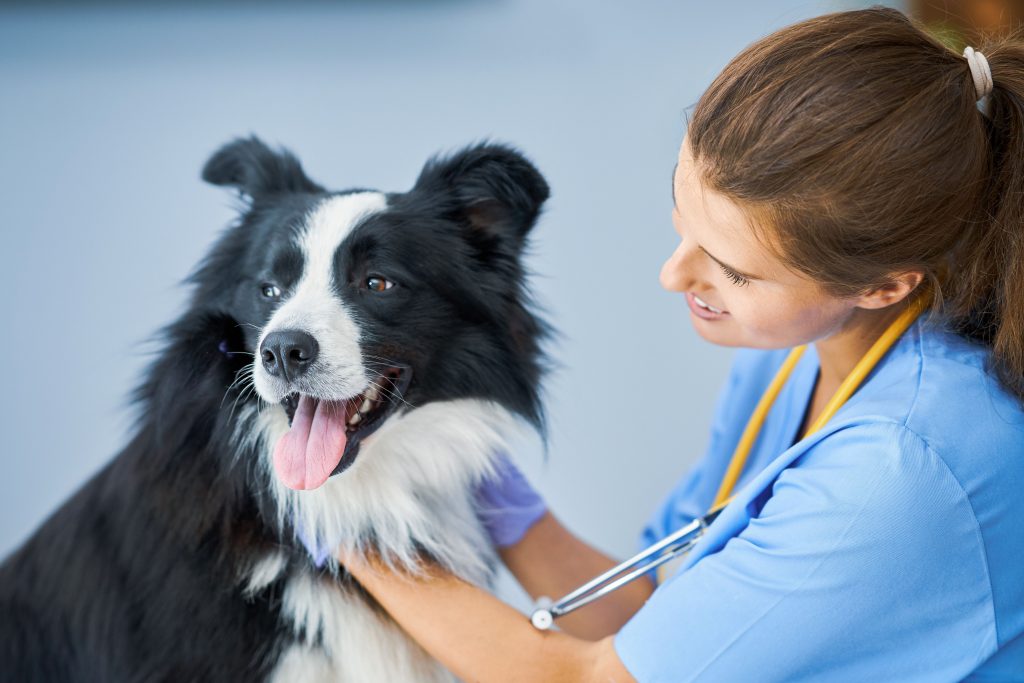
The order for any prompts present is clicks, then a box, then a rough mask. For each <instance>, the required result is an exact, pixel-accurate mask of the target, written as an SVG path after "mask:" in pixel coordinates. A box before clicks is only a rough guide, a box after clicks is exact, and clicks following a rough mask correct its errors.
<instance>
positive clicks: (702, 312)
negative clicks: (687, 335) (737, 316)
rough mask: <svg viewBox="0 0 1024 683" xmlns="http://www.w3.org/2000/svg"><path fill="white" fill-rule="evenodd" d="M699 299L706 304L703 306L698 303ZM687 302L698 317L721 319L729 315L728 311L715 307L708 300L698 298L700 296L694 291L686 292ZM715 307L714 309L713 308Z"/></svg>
mask: <svg viewBox="0 0 1024 683" xmlns="http://www.w3.org/2000/svg"><path fill="white" fill-rule="evenodd" d="M698 300H699V301H701V303H703V304H704V305H703V306H702V305H701V304H700V303H697V302H698ZM686 303H687V304H689V306H690V311H692V312H693V314H694V315H695V316H697V317H698V318H703V319H704V320H719V319H721V318H724V317H725V316H727V315H729V312H728V311H722V310H719V309H717V308H714V307H713V306H711V305H710V304H708V303H707V302H706V301H703V300H702V299H698V297H697V296H696V295H695V294H693V293H692V292H687V293H686ZM713 308H714V310H712V309H713Z"/></svg>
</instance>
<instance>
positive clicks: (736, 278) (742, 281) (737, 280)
mask: <svg viewBox="0 0 1024 683" xmlns="http://www.w3.org/2000/svg"><path fill="white" fill-rule="evenodd" d="M722 272H723V273H725V276H726V277H727V278H729V279H730V280H732V282H733V284H734V285H738V286H740V287H742V286H743V285H746V284H749V283H750V280H748V279H747V278H745V277H743V276H742V275H740V274H739V273H737V272H736V271H734V270H730V269H729V268H726V267H725V266H722Z"/></svg>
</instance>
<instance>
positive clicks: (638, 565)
mask: <svg viewBox="0 0 1024 683" xmlns="http://www.w3.org/2000/svg"><path fill="white" fill-rule="evenodd" d="M927 299H928V297H927V296H924V295H922V296H918V297H917V298H916V299H914V300H913V301H912V302H911V303H910V304H908V306H907V308H906V309H904V310H903V311H902V312H901V313H900V315H899V316H898V317H897V318H896V319H895V320H894V321H893V322H892V323H891V324H890V325H889V327H888V328H886V330H885V332H883V333H882V334H881V336H879V337H878V339H877V340H876V341H875V343H874V344H873V345H872V346H871V348H870V349H868V351H867V353H865V354H864V356H863V357H862V358H861V359H860V360H859V361H858V362H857V365H855V366H854V368H853V370H851V371H850V374H849V375H847V376H846V379H844V380H843V383H842V384H840V385H839V388H838V389H837V390H836V393H835V394H834V395H833V396H832V398H831V399H829V402H828V403H827V404H826V405H825V408H824V410H822V412H821V415H820V416H819V417H818V419H817V420H815V422H814V424H812V425H811V426H810V427H809V428H808V430H807V431H806V432H805V433H804V435H803V438H804V439H806V438H807V437H808V436H810V435H811V434H813V433H814V432H816V431H818V430H819V429H821V428H822V427H823V426H824V425H825V423H826V422H828V421H829V419H831V417H832V416H833V415H835V413H836V412H838V410H839V408H841V407H842V405H843V404H844V403H846V400H847V399H848V398H850V396H851V395H853V392H855V391H856V390H857V387H859V386H860V385H861V383H862V382H863V381H864V379H865V378H866V377H867V376H868V374H869V373H870V372H871V370H873V369H874V367H875V366H876V365H877V364H878V362H879V361H880V360H881V359H882V357H883V356H885V354H886V353H887V352H888V351H889V349H890V348H892V346H893V345H894V344H895V343H896V341H897V340H898V339H899V338H900V335H902V334H903V333H904V332H905V331H906V330H907V328H908V327H910V326H911V325H912V324H913V323H914V321H915V320H917V318H918V316H919V315H921V313H922V312H923V311H924V309H925V308H926V307H927ZM806 349H807V346H806V345H804V346H797V347H795V348H794V349H793V350H792V351H790V352H789V355H788V356H787V357H786V360H785V361H784V362H783V363H782V366H781V367H780V368H779V370H778V372H777V373H776V374H775V377H774V378H773V379H772V382H771V384H769V385H768V388H767V389H766V390H765V392H764V394H763V395H762V396H761V400H760V401H758V403H757V407H756V408H755V409H754V412H753V414H752V415H751V416H750V420H749V421H748V422H747V426H746V428H745V429H744V430H743V434H742V436H741V437H740V440H739V443H738V444H737V445H736V450H735V451H734V452H733V455H732V459H731V460H730V461H729V467H728V469H727V470H726V472H725V476H724V477H723V478H722V483H721V485H720V486H719V488H718V493H717V495H716V496H715V501H714V503H713V504H712V505H711V510H710V511H709V512H708V513H707V514H706V515H704V516H703V517H698V518H697V519H695V520H693V521H692V522H690V523H689V524H687V525H686V526H684V527H683V528H682V529H679V530H678V531H676V532H674V533H672V534H670V535H668V536H666V537H665V538H663V539H662V540H660V541H658V542H657V543H655V544H654V545H652V546H650V547H648V548H645V549H644V550H641V551H640V552H639V553H637V554H636V555H634V556H633V557H631V558H629V559H628V560H626V561H625V562H622V563H620V564H618V565H616V566H614V567H612V568H611V569H609V570H608V571H606V572H605V573H603V574H601V575H600V576H596V577H594V578H593V579H591V580H590V581H588V582H587V583H585V584H583V585H582V586H580V587H579V588H577V589H576V590H574V591H572V592H571V593H568V594H567V595H565V596H563V597H561V598H559V599H558V600H555V601H554V602H551V601H550V600H548V599H546V598H540V599H539V600H538V601H537V605H536V608H535V609H534V610H533V613H532V614H531V615H530V623H532V624H533V625H534V627H535V628H537V629H540V630H541V631H546V630H548V629H549V628H551V626H552V625H553V624H554V622H555V619H557V618H558V617H561V616H564V615H566V614H569V613H570V612H574V611H575V610H578V609H579V608H580V607H583V606H584V605H589V604H590V603H592V602H593V601H595V600H597V599H598V598H601V597H603V596H605V595H608V594H609V593H611V592H612V591H614V590H616V589H618V588H621V587H622V586H624V585H626V584H627V583H629V582H631V581H633V580H635V579H637V578H639V577H640V576H642V575H644V574H646V573H647V572H650V571H654V570H656V569H657V568H658V567H661V566H662V565H664V564H666V563H667V562H670V561H672V560H674V559H675V558H677V557H681V556H682V555H684V554H686V553H687V552H689V551H690V549H692V548H693V546H695V545H696V544H697V542H698V541H699V540H700V538H701V537H702V536H703V535H704V532H705V530H706V529H707V528H708V527H709V526H710V525H711V523H712V522H714V521H715V519H716V518H717V517H718V515H719V513H721V511H722V510H723V509H724V508H725V506H726V505H728V504H729V502H730V501H731V500H732V498H731V495H732V491H733V488H735V486H736V482H737V481H738V480H739V478H740V474H741V473H742V472H743V466H744V465H745V464H746V462H747V456H748V455H750V450H751V448H753V445H754V442H755V441H756V440H757V436H758V434H759V433H760V431H761V427H762V425H763V424H764V420H765V417H766V416H767V415H768V411H769V410H770V409H771V407H772V404H773V403H775V399H776V397H778V395H779V392H780V391H781V390H782V387H783V385H785V383H786V380H788V379H789V376H790V374H792V372H793V368H794V367H796V364H797V362H798V361H799V360H800V358H801V356H803V354H804V351H805V350H806Z"/></svg>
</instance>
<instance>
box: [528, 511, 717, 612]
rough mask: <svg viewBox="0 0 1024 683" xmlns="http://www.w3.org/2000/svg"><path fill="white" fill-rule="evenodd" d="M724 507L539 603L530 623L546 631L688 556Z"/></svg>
mask: <svg viewBox="0 0 1024 683" xmlns="http://www.w3.org/2000/svg"><path fill="white" fill-rule="evenodd" d="M724 507H725V506H724V505H723V506H722V507H719V508H716V509H714V510H712V511H711V512H709V513H708V514H706V515H704V516H703V517H698V518H697V519H695V520H693V521H692V522H690V523H689V524H687V525H686V526H684V527H683V528H681V529H679V530H678V531H676V532H675V533H673V534H670V535H668V536H666V537H665V538H663V539H662V540H660V541H658V542H657V543H655V544H654V545H652V546H649V547H647V548H645V549H644V550H641V551H640V552H639V553H637V554H636V555H634V556H633V557H631V558H629V559H628V560H626V561H624V562H621V563H619V564H617V565H615V566H614V567H612V568H611V569H609V570H608V571H606V572H605V573H604V574H601V575H600V576H597V577H594V578H593V579H591V580H590V581H588V582H587V583H585V584H583V585H582V586H580V587H579V588H577V589H576V590H574V591H573V592H571V593H569V594H568V595H565V596H563V597H561V598H559V599H558V600H556V601H555V602H552V603H550V604H543V603H544V600H543V598H542V599H541V600H540V601H538V603H539V606H538V607H537V608H536V609H534V611H533V613H532V614H531V615H530V623H531V624H533V626H534V627H535V628H537V629H539V630H541V631H547V630H548V629H549V628H551V626H552V624H554V621H555V619H556V618H557V617H561V616H564V615H566V614H568V613H569V612H573V611H575V610H578V609H579V608H580V607H583V606H584V605H589V604H590V603H591V602H593V601H594V600H597V599H598V598H600V597H602V596H604V595H607V594H608V593H611V592H612V591H614V590H617V589H618V588H621V587H622V586H624V585H626V584H627V583H629V582H630V581H633V580H634V579H636V578H638V577H640V576H642V575H643V574H646V573H647V572H649V571H651V570H652V569H655V568H657V567H660V566H661V565H663V564H665V563H666V562H668V561H670V560H672V559H674V558H676V557H679V556H680V555H682V554H684V553H686V552H688V551H689V550H690V549H691V548H692V547H693V546H695V545H696V544H697V541H699V540H700V538H701V536H703V535H704V530H705V529H707V528H708V526H709V525H710V524H711V522H713V521H715V518H717V517H718V514H719V513H720V512H721V511H722V509H723V508H724Z"/></svg>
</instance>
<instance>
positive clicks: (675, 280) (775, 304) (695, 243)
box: [661, 139, 856, 348]
mask: <svg viewBox="0 0 1024 683" xmlns="http://www.w3.org/2000/svg"><path fill="white" fill-rule="evenodd" d="M672 184H673V190H674V192H673V194H674V200H675V201H674V204H675V206H674V208H673V211H672V222H673V224H674V225H675V229H676V232H677V233H678V234H679V237H680V242H679V246H678V247H676V250H675V252H674V253H673V254H672V255H671V256H670V257H669V259H668V260H667V261H666V262H665V265H664V266H663V267H662V269H661V284H662V286H663V287H665V289H667V290H669V291H672V292H679V293H681V294H685V295H686V300H687V304H688V306H689V311H690V319H691V320H692V321H693V325H694V327H695V328H696V329H697V332H698V334H700V335H701V336H702V337H703V338H704V339H706V340H708V341H709V342H711V343H713V344H719V345H721V346H744V347H751V348H784V347H790V346H796V345H798V344H806V343H810V342H812V341H815V340H819V339H823V338H826V337H829V336H831V335H833V334H835V333H836V332H838V331H840V330H841V329H842V328H843V326H844V325H845V324H846V323H847V322H848V321H849V319H850V317H851V315H852V314H853V311H854V309H855V308H856V301H855V300H854V299H841V298H837V297H834V296H832V295H829V294H827V293H826V292H825V291H824V290H823V289H822V288H821V287H820V286H819V285H818V284H817V283H815V282H813V281H812V280H809V279H808V278H807V277H806V276H803V275H802V274H798V273H796V272H794V271H792V270H789V269H787V268H786V267H785V266H783V264H782V263H781V262H779V261H778V260H777V259H776V258H775V257H774V256H773V255H772V254H771V253H770V252H769V251H768V250H767V249H766V248H765V247H764V246H762V245H761V244H760V243H759V242H758V241H757V239H756V238H755V236H754V234H753V232H752V229H751V228H750V227H749V225H748V222H747V217H746V216H745V215H744V214H743V213H742V212H741V210H740V208H739V207H738V206H737V205H736V204H735V203H734V202H732V201H731V200H729V199H727V198H726V197H725V196H724V195H721V194H719V193H717V192H714V191H713V190H711V189H708V188H705V187H703V186H702V184H701V182H700V179H699V171H698V169H697V168H696V166H695V164H694V161H693V158H692V157H691V156H690V149H689V143H688V142H687V141H686V140H685V139H684V140H683V144H682V147H681V149H680V152H679V163H678V166H677V167H676V172H675V177H674V179H673V183H672ZM701 302H703V303H704V304H705V305H707V306H709V307H711V309H712V310H708V309H707V308H704V307H702V306H701Z"/></svg>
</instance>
